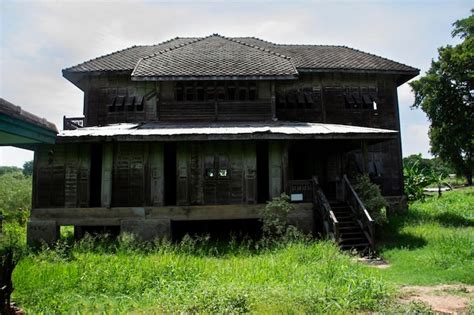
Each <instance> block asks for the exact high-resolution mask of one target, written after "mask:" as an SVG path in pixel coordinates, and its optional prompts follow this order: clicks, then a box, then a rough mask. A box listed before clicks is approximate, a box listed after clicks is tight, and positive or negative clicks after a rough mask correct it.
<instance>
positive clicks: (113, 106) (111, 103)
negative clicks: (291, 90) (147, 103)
mask: <svg viewBox="0 0 474 315" xmlns="http://www.w3.org/2000/svg"><path fill="white" fill-rule="evenodd" d="M143 103H144V97H143V96H110V97H108V100H107V109H108V111H109V112H123V111H127V112H133V111H137V112H142V111H143Z"/></svg>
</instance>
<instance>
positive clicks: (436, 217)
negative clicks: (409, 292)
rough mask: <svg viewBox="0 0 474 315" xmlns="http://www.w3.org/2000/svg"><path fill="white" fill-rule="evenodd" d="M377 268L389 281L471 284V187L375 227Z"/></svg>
mask: <svg viewBox="0 0 474 315" xmlns="http://www.w3.org/2000/svg"><path fill="white" fill-rule="evenodd" d="M380 236H381V242H382V244H381V246H380V249H379V250H380V253H381V254H382V256H383V257H384V258H385V259H386V260H388V261H389V263H390V264H391V267H390V268H387V269H384V270H382V271H381V274H382V276H383V277H384V278H385V279H386V280H388V281H390V282H393V283H396V284H404V285H435V284H447V283H464V284H474V188H466V189H462V190H456V191H451V192H446V193H443V196H442V197H441V198H438V197H431V198H429V199H427V201H425V202H415V203H413V204H411V205H410V209H409V211H408V213H407V214H404V215H399V216H395V217H392V218H391V219H390V224H389V225H388V226H387V227H386V228H384V229H383V230H382V231H381V235H380Z"/></svg>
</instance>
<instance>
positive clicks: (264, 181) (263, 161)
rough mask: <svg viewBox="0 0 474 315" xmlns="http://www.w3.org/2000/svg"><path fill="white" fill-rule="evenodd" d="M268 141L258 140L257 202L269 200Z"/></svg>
mask: <svg viewBox="0 0 474 315" xmlns="http://www.w3.org/2000/svg"><path fill="white" fill-rule="evenodd" d="M268 176H269V173H268V142H267V141H258V142H257V202H258V203H265V202H266V201H267V200H268V190H269V182H268V181H269V179H268Z"/></svg>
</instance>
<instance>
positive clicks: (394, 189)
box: [276, 73, 403, 195]
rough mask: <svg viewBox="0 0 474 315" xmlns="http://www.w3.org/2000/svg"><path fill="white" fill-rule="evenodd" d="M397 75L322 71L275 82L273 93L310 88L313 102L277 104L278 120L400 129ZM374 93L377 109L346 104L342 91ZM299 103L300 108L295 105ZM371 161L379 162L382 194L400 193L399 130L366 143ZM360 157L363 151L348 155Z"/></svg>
mask: <svg viewBox="0 0 474 315" xmlns="http://www.w3.org/2000/svg"><path fill="white" fill-rule="evenodd" d="M395 80H396V77H395V76H391V75H376V74H342V73H322V74H306V75H304V74H303V75H301V76H300V79H299V80H298V81H295V82H276V94H277V95H279V94H280V95H282V94H285V93H287V92H288V91H304V90H306V91H308V90H310V91H313V92H314V93H313V96H314V97H313V98H314V106H313V107H312V108H304V105H295V106H293V108H289V109H288V108H283V109H282V108H281V106H279V104H278V100H277V104H276V105H277V106H276V113H277V117H278V118H279V119H280V120H297V121H310V122H322V123H332V124H344V125H354V126H365V127H372V128H384V129H390V130H396V131H400V121H399V111H398V98H397V84H396V83H395ZM350 94H356V95H369V94H370V95H375V97H376V98H377V110H374V109H373V108H362V107H359V108H348V106H347V104H346V99H345V95H350ZM298 106H299V108H298ZM368 151H369V152H368V153H369V154H368V157H369V160H370V161H371V162H370V163H371V164H378V165H379V166H380V167H379V168H380V169H381V172H379V173H378V174H377V176H376V177H377V178H376V179H375V180H376V181H377V183H379V185H380V186H381V188H382V191H383V193H384V194H385V195H401V194H402V193H403V173H402V164H401V159H402V154H401V139H400V134H399V136H398V139H396V140H389V141H385V142H382V143H379V144H377V145H371V146H369V147H368ZM350 157H352V158H353V159H357V160H361V159H362V152H361V151H360V150H356V151H354V152H352V155H350Z"/></svg>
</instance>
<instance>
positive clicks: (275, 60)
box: [132, 34, 298, 80]
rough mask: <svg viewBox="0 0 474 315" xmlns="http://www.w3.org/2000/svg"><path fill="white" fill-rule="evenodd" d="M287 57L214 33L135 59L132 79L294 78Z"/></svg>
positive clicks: (296, 73) (292, 68)
mask: <svg viewBox="0 0 474 315" xmlns="http://www.w3.org/2000/svg"><path fill="white" fill-rule="evenodd" d="M297 75H298V72H297V71H296V68H295V67H294V65H293V63H292V62H291V61H290V59H289V58H288V57H285V56H283V55H281V54H279V53H276V52H273V51H270V50H268V49H264V48H260V47H258V46H255V45H251V44H248V43H244V42H240V41H238V40H235V39H232V38H226V37H223V36H220V35H217V34H214V35H211V36H208V37H204V38H199V39H195V40H192V41H190V42H188V43H184V44H182V45H179V46H175V47H173V48H170V49H166V50H162V51H160V52H158V53H155V54H153V55H151V56H148V57H145V58H142V59H140V61H138V63H137V65H136V67H135V69H134V70H133V72H132V80H177V79H188V80H189V79H210V78H213V79H219V78H234V77H236V78H240V79H261V78H275V79H279V78H284V79H292V78H296V76H297Z"/></svg>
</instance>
